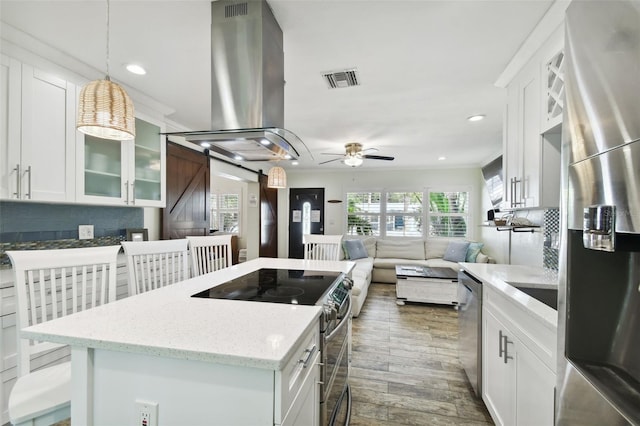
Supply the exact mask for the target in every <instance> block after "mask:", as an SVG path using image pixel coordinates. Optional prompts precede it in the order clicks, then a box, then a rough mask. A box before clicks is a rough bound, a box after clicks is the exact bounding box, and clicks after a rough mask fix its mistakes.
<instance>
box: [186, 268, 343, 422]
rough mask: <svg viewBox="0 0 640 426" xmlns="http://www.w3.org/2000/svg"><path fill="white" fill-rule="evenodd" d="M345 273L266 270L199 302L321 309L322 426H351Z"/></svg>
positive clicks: (210, 291)
mask: <svg viewBox="0 0 640 426" xmlns="http://www.w3.org/2000/svg"><path fill="white" fill-rule="evenodd" d="M352 286H353V282H352V281H351V279H350V278H349V277H347V276H345V275H344V274H342V273H339V272H328V271H311V270H298V269H274V268H263V269H259V270H256V271H253V272H251V273H249V274H246V275H243V276H241V277H238V278H235V279H233V280H231V281H227V282H226V283H223V284H219V285H215V286H213V287H211V288H209V289H207V290H204V291H202V292H200V293H197V294H194V295H193V297H204V298H213V299H227V300H245V301H247V300H250V301H254V302H269V303H287V304H295V305H316V306H321V307H322V314H321V315H320V326H319V327H320V353H321V355H320V424H321V425H322V426H325V425H340V426H342V425H348V424H349V417H350V416H351V394H350V392H349V341H350V337H351V336H350V330H351V327H350V321H351V287H352Z"/></svg>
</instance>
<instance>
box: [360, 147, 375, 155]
mask: <svg viewBox="0 0 640 426" xmlns="http://www.w3.org/2000/svg"><path fill="white" fill-rule="evenodd" d="M378 151H379V150H378V148H366V149H363V150H362V151H360V153H361V154H364V153H366V152H378Z"/></svg>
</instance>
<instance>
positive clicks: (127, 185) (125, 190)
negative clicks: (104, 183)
mask: <svg viewBox="0 0 640 426" xmlns="http://www.w3.org/2000/svg"><path fill="white" fill-rule="evenodd" d="M124 192H125V194H126V195H127V198H126V200H125V202H124V203H125V204H129V181H126V182H125V183H124Z"/></svg>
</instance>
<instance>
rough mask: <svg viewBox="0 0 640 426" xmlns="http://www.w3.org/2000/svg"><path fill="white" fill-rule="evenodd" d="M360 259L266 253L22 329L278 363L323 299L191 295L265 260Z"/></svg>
mask: <svg viewBox="0 0 640 426" xmlns="http://www.w3.org/2000/svg"><path fill="white" fill-rule="evenodd" d="M353 266H354V263H353V262H348V261H343V262H331V261H305V260H299V259H275V258H260V259H254V260H251V261H248V262H245V263H241V264H238V265H233V266H231V267H230V268H226V269H223V270H220V271H217V272H214V273H211V274H208V275H203V276H200V277H196V278H191V279H189V280H186V281H183V282H181V283H177V284H174V285H171V286H167V287H164V288H160V289H157V290H153V291H150V292H147V293H143V294H139V295H136V296H133V297H127V298H124V299H121V300H118V301H116V302H113V303H110V304H107V305H103V306H99V307H96V308H94V309H90V310H87V311H84V312H79V313H77V314H73V315H69V316H66V317H63V318H59V319H56V320H52V321H48V322H46V323H42V324H39V325H35V326H32V327H28V328H26V329H25V330H23V331H22V334H23V336H25V337H29V338H33V339H37V340H44V341H50V342H56V343H63V344H68V345H71V346H78V347H89V348H97V349H106V350H113V351H121V352H134V353H142V354H147V355H155V356H161V357H169V358H180V359H188V360H198V361H206V362H214V363H219V364H229V365H237V366H244V367H255V368H263V369H272V370H280V369H281V368H282V367H283V366H284V364H285V363H286V362H287V361H288V360H289V358H290V356H291V355H292V351H293V349H294V347H295V345H296V343H297V342H298V340H299V339H300V338H301V337H302V336H303V335H304V334H305V332H307V331H308V330H311V329H312V327H315V326H317V324H318V318H319V315H320V312H321V307H320V306H304V305H288V304H280V303H259V302H245V301H236V300H222V299H203V298H193V297H191V295H193V294H195V293H198V292H200V291H203V290H206V289H208V288H210V287H212V286H214V285H217V284H222V283H224V282H226V281H228V280H231V279H233V278H237V277H240V276H242V275H245V274H247V273H249V272H252V271H255V270H257V269H260V268H277V269H301V270H314V271H334V272H344V273H346V274H348V273H349V272H350V271H351V269H352V268H353Z"/></svg>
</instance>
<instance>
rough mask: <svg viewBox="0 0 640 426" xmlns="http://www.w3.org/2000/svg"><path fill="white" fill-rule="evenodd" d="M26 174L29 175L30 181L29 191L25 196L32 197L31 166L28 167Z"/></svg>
mask: <svg viewBox="0 0 640 426" xmlns="http://www.w3.org/2000/svg"><path fill="white" fill-rule="evenodd" d="M25 174H26V175H28V176H29V182H28V183H27V190H28V191H29V192H27V193H26V194H25V196H26V197H28V198H29V199H31V166H29V167H27V171H26V172H25Z"/></svg>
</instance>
